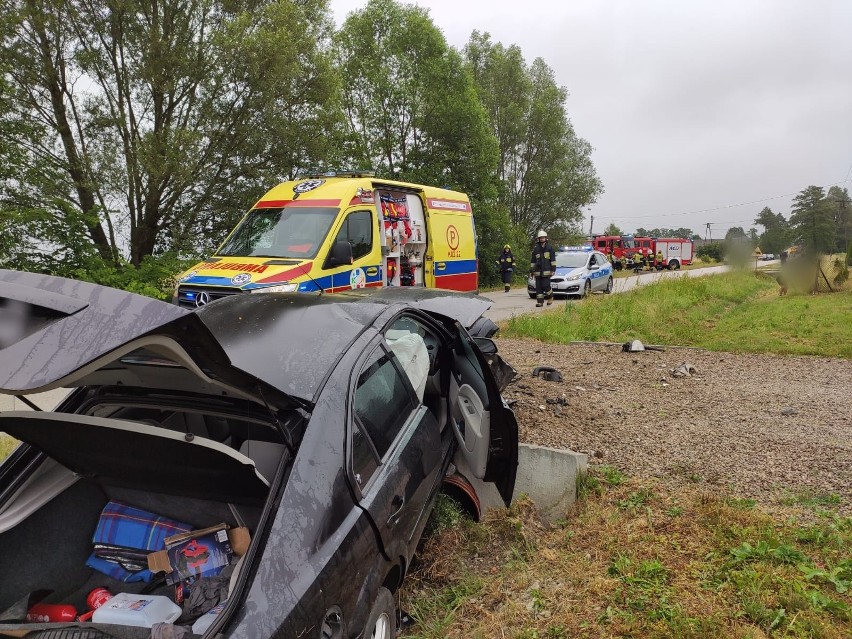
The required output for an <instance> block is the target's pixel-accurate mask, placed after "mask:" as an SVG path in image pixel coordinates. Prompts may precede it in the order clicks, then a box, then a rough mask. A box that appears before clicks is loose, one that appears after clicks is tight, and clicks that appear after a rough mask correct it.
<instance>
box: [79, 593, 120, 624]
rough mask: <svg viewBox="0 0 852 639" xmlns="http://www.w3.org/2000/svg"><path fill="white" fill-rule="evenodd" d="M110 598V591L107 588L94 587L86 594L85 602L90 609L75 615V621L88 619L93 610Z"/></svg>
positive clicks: (93, 612)
mask: <svg viewBox="0 0 852 639" xmlns="http://www.w3.org/2000/svg"><path fill="white" fill-rule="evenodd" d="M110 599H112V593H111V592H110V591H109V590H107V589H106V588H104V587H100V588H95V589H94V590H92V591H91V592H89V594H88V595H86V603H87V604H89V608H90V610H89V611H88V612H84V613H83V614H81V615H80V616H79V617H77V621H88V620H89V619H91V618H92V615H94V614H95V610H97V609H98V608H100V607H101V606H103V605H104V604H105V603H106V602H107V601H109V600H110Z"/></svg>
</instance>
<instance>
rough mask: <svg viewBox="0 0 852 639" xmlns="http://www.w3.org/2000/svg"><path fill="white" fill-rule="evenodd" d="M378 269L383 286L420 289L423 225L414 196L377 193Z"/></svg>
mask: <svg viewBox="0 0 852 639" xmlns="http://www.w3.org/2000/svg"><path fill="white" fill-rule="evenodd" d="M379 215H380V217H379V221H380V228H381V242H382V262H383V264H382V266H383V272H384V279H385V284H386V285H387V286H423V285H424V283H425V281H424V274H423V254H424V253H425V250H426V226H425V216H424V212H423V203H422V201H421V199H420V197H419V196H418V195H416V194H414V193H402V192H390V191H380V192H379Z"/></svg>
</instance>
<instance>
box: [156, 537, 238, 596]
mask: <svg viewBox="0 0 852 639" xmlns="http://www.w3.org/2000/svg"><path fill="white" fill-rule="evenodd" d="M250 541H251V537H250V535H249V532H248V529H247V528H228V526H227V524H219V525H217V526H211V527H210V528H204V529H202V530H193V531H190V532H188V533H182V534H180V535H174V536H173V537H168V538H167V539H166V549H165V550H159V551H157V552H154V553H151V554H149V555H148V568H149V569H150V570H151V571H152V572H165V573H166V581H167V582H168V583H170V584H176V583H178V582H181V581H185V580H191V581H194V580H195V579H198V578H199V577H208V576H213V575H217V574H219V573H220V572H221V570H222V568H224V567H225V566H227V565H228V564H229V563H230V562H231V557H232V556H234V555H236V556H237V557H242V556H243V555H244V554H245V553H246V550H248V545H249V542H250Z"/></svg>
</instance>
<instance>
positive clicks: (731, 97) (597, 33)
mask: <svg viewBox="0 0 852 639" xmlns="http://www.w3.org/2000/svg"><path fill="white" fill-rule="evenodd" d="M365 4H366V0H331V8H332V11H333V12H334V16H335V19H336V21H337V23H338V25H340V24H341V23H342V21H343V20H344V19H345V17H346V15H347V14H348V13H349V12H350V11H353V10H356V9H358V8H360V7H363V6H364V5H365ZM414 4H419V5H420V6H422V7H425V8H428V9H429V11H430V15H431V17H432V20H433V22H434V23H435V24H436V25H437V26H438V27H439V28H440V29H441V30H442V31H443V32H444V35H445V36H446V38H447V41H448V42H449V44H450V45H452V46H454V47H457V48H461V47H463V46H464V44H465V43H466V42H467V40H468V38H469V36H470V33H471V31H473V30H474V29H477V30H479V31H487V32H488V33H490V34H491V37H492V40H493V41H495V42H501V43H503V44H504V45H511V44H517V45H518V46H520V48H521V50H522V51H523V54H524V57H525V58H526V60H527V62H528V63H529V62H532V60H533V59H535V58H536V57H541V58H543V59H544V61H545V62H546V63H547V64H548V65H549V66H550V67H551V68H552V69H553V70H554V72H555V74H556V81H557V83H558V84H560V85H561V86H563V87H565V88H566V89H567V90H568V93H569V98H568V101H567V105H566V106H567V112H568V115H569V117H570V118H571V121H572V122H573V124H574V128H575V130H576V132H577V134H578V135H579V136H581V137H583V138H585V139H586V140H588V141H589V142H590V143H591V145H592V146H593V147H594V153H593V156H592V158H593V161H594V164H595V167H596V169H597V172H598V176H599V177H600V178H601V180H602V181H603V183H604V188H605V193H604V194H603V195H602V196H601V197H600V198H599V200H598V202H597V203H596V204H594V205H592V206H591V207H590V208H589V209H588V210H587V211H586V221H585V227H586V230H588V228H589V223H590V219H589V216H590V215H592V216H594V231H595V232H600V231H602V230H603V229H604V228H605V227H606V226H607V225H608V224H609V223H610V222H614V223H615V224H616V225H618V226H619V227H620V228H621V229H622V230H623V231H625V232H632V231H635V230H636V228H638V227H645V228H649V229H650V228H654V227H668V228H678V227H686V228H691V229H692V230H693V231H694V232H696V233H698V234H700V235H701V236H702V237H704V236H705V225H706V223H708V222H710V223H712V226H711V229H712V234H713V237H714V238H715V237H720V236H724V233H725V231H726V230H727V229H728V228H729V227H731V226H742V227H743V228H745V230H746V231H748V229H749V228H751V227H752V226H754V224H753V220H754V218H755V217H756V216H757V214H758V213H759V212H760V210H761V209H762V208H763V207H764V206H769V207H770V208H772V210H773V211H775V212H776V213H779V212H780V213H782V214H783V215H784V216H785V217H789V213H790V201H791V197H790V196H791V195H793V194H795V193H797V192H798V191H801V190H802V189H804V188H805V187H807V186H809V185H811V184H815V185H818V186H825V187H826V190H827V188H828V186H830V185H832V184H838V183H842V184H841V186H845V187H847V188H848V187H850V185H852V181H850V179H852V1H850V0H812V1H810V2H806V1H804V0H803V1H801V2H792V1H787V0H763V1H756V0H734V1H729V0H712V1H710V0H689V1H680V2H678V1H677V0H669V1H662V0H658V1H650V0H621V1H617V2H615V1H610V2H606V1H604V0H599V1H594V0H583V1H577V0H526V2H518V1H517V0H513V1H509V0H420V1H418V2H415V3H414ZM745 203H749V204H745ZM758 230H759V231H762V230H763V229H762V228H760V227H758Z"/></svg>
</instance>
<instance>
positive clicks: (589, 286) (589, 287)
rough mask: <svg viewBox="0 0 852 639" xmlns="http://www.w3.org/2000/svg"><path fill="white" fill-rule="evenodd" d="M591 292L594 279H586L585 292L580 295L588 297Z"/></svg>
mask: <svg viewBox="0 0 852 639" xmlns="http://www.w3.org/2000/svg"><path fill="white" fill-rule="evenodd" d="M591 292H592V281H591V280H586V283H585V284H584V285H583V294H582V295H581V296H580V297H586V296H587V295H588V294H589V293H591Z"/></svg>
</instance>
